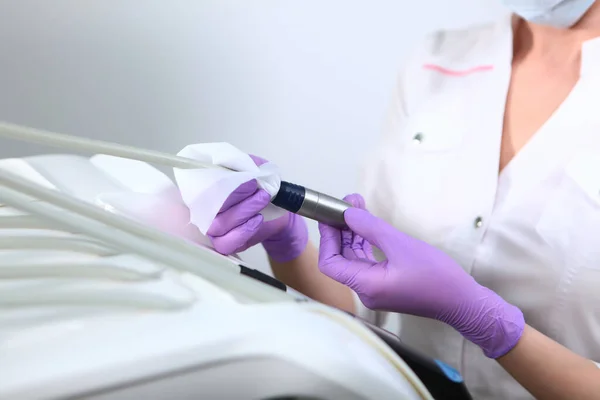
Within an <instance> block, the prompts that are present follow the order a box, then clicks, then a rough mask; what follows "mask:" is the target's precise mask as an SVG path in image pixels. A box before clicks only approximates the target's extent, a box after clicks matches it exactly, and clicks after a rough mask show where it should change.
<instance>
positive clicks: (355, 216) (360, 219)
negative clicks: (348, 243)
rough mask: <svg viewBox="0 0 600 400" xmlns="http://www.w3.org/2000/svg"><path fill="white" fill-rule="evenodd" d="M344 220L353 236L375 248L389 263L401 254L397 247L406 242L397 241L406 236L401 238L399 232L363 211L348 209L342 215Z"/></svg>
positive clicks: (404, 244)
mask: <svg viewBox="0 0 600 400" xmlns="http://www.w3.org/2000/svg"><path fill="white" fill-rule="evenodd" d="M344 219H345V220H346V224H348V227H349V228H350V229H352V231H353V232H354V233H355V234H358V235H359V236H362V237H363V238H364V239H366V240H367V241H369V242H370V243H371V244H373V245H375V246H377V247H378V248H379V249H380V250H381V251H382V252H383V254H385V256H386V257H387V258H388V260H390V261H394V259H395V257H397V254H399V253H402V251H399V247H400V248H402V247H405V246H406V245H407V242H406V240H399V239H403V238H404V239H407V238H408V236H406V237H404V236H402V234H401V233H400V231H398V230H396V229H394V228H393V227H392V226H391V225H389V224H388V223H386V222H385V221H383V220H381V219H379V218H377V217H375V216H374V215H372V214H371V213H369V212H367V211H365V210H361V209H358V208H349V209H348V210H346V212H345V213H344Z"/></svg>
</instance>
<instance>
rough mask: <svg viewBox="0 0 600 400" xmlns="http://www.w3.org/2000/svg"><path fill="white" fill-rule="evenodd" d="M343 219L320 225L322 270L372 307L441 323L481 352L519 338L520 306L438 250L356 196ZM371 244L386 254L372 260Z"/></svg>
mask: <svg viewBox="0 0 600 400" xmlns="http://www.w3.org/2000/svg"><path fill="white" fill-rule="evenodd" d="M345 200H346V201H348V202H350V203H351V204H352V205H354V207H355V208H350V209H348V210H347V211H346V212H345V214H344V217H345V220H346V223H347V224H348V227H349V228H350V230H344V231H340V230H338V229H335V228H332V227H330V226H326V225H323V224H320V225H319V230H320V232H321V247H320V251H319V268H320V270H321V272H323V273H324V274H325V275H327V276H329V277H331V278H333V279H335V280H336V281H338V282H340V283H343V284H345V285H347V286H349V287H350V288H351V289H352V290H354V291H355V292H356V293H357V294H358V296H359V298H360V300H361V301H362V302H363V304H364V305H365V306H366V307H368V308H370V309H378V310H386V311H394V312H398V313H404V314H411V315H417V316H421V317H426V318H433V319H437V320H439V321H442V322H445V323H447V324H448V325H450V326H452V327H453V328H454V329H456V330H457V331H458V332H460V333H461V334H462V335H463V336H464V337H465V338H466V339H467V340H470V341H471V342H473V343H475V344H477V345H478V346H479V347H481V348H482V350H483V351H484V353H485V355H486V356H488V357H490V358H498V357H500V356H503V355H504V354H506V353H507V352H508V351H510V350H511V349H512V348H513V347H514V346H515V345H516V344H517V342H518V341H519V339H520V337H521V334H522V332H523V329H524V327H525V320H524V318H523V314H522V312H521V310H519V309H518V308H517V307H515V306H513V305H511V304H508V303H507V302H506V301H504V300H503V299H502V298H501V297H500V296H498V295H497V294H496V293H494V292H493V291H491V290H489V289H488V288H485V287H483V286H481V285H479V284H478V283H477V282H476V281H475V279H473V278H472V277H471V276H470V275H469V274H467V273H466V272H465V271H464V270H463V269H462V268H461V267H460V266H459V265H458V264H457V263H456V262H455V261H453V260H452V259H451V258H450V257H449V256H447V255H446V254H444V253H443V252H442V251H440V250H438V249H436V248H434V247H432V246H430V245H428V244H426V243H425V242H422V241H420V240H417V239H414V238H412V237H410V236H408V235H405V234H403V233H402V232H400V231H398V230H396V229H395V228H393V227H392V226H391V225H389V224H387V223H386V222H384V221H383V220H381V219H379V218H377V217H374V216H373V215H371V214H370V213H369V212H367V211H365V210H364V209H365V204H364V200H363V199H362V197H361V196H360V195H350V196H347V197H346V198H345ZM370 243H372V244H373V245H374V246H376V247H377V248H379V249H380V250H381V251H382V252H383V253H384V254H385V256H386V258H387V260H385V261H382V262H377V261H376V260H375V258H374V257H373V252H372V248H371V244H370Z"/></svg>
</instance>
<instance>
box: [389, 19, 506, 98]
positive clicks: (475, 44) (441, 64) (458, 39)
mask: <svg viewBox="0 0 600 400" xmlns="http://www.w3.org/2000/svg"><path fill="white" fill-rule="evenodd" d="M510 30H511V25H510V20H509V19H507V18H506V17H504V18H502V19H500V20H498V21H496V22H491V23H487V24H482V25H475V26H470V27H467V28H464V29H452V30H448V29H446V30H439V31H435V32H432V33H430V34H428V35H426V36H425V37H424V38H423V39H422V40H421V42H420V43H419V44H418V45H417V46H416V48H415V50H414V51H413V53H412V54H411V56H410V58H409V60H408V62H407V63H406V64H405V67H404V69H403V72H402V73H401V76H400V79H399V82H398V83H399V85H400V86H399V88H398V89H399V90H400V91H401V97H402V98H403V99H404V102H405V103H406V104H405V106H406V107H407V108H408V109H410V108H411V107H410V103H413V104H414V103H418V102H419V101H418V100H419V99H422V98H423V97H427V96H429V95H430V94H432V93H433V92H439V91H443V90H445V88H446V84H445V83H447V82H448V81H452V80H453V79H454V78H456V77H457V76H463V75H465V74H467V73H469V71H477V70H485V69H489V68H490V66H491V65H493V64H494V63H495V62H496V61H497V59H498V54H500V53H499V51H501V49H503V43H505V42H506V38H507V36H506V35H507V33H510Z"/></svg>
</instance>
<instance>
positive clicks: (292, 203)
mask: <svg viewBox="0 0 600 400" xmlns="http://www.w3.org/2000/svg"><path fill="white" fill-rule="evenodd" d="M305 196H306V189H305V188H304V187H303V186H300V185H296V184H293V183H290V182H286V181H282V182H281V186H280V188H279V192H277V195H275V198H274V199H273V200H271V203H273V204H274V205H276V206H277V207H280V208H283V209H284V210H287V211H289V212H292V213H294V214H295V213H297V212H298V211H299V210H300V208H301V207H302V203H303V202H304V198H305Z"/></svg>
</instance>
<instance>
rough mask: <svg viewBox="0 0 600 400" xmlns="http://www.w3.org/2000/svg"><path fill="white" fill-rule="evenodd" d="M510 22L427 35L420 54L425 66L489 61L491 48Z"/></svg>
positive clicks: (498, 22) (441, 31)
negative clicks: (433, 63)
mask: <svg viewBox="0 0 600 400" xmlns="http://www.w3.org/2000/svg"><path fill="white" fill-rule="evenodd" d="M505 26H506V21H504V20H502V21H497V22H493V23H487V24H483V25H476V26H471V27H468V28H464V29H454V30H440V31H435V32H432V33H430V34H429V35H427V36H426V37H425V38H424V40H423V43H422V46H420V47H421V48H420V49H419V50H417V51H418V54H417V55H418V58H419V59H420V61H421V62H439V63H442V64H447V65H449V66H450V65H455V66H457V65H464V66H467V65H469V64H472V63H478V62H482V61H485V60H484V58H487V56H488V54H489V46H490V45H492V44H493V43H494V42H495V40H496V39H497V38H498V36H499V34H500V33H501V32H502V31H503V30H504V29H503V28H505Z"/></svg>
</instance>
